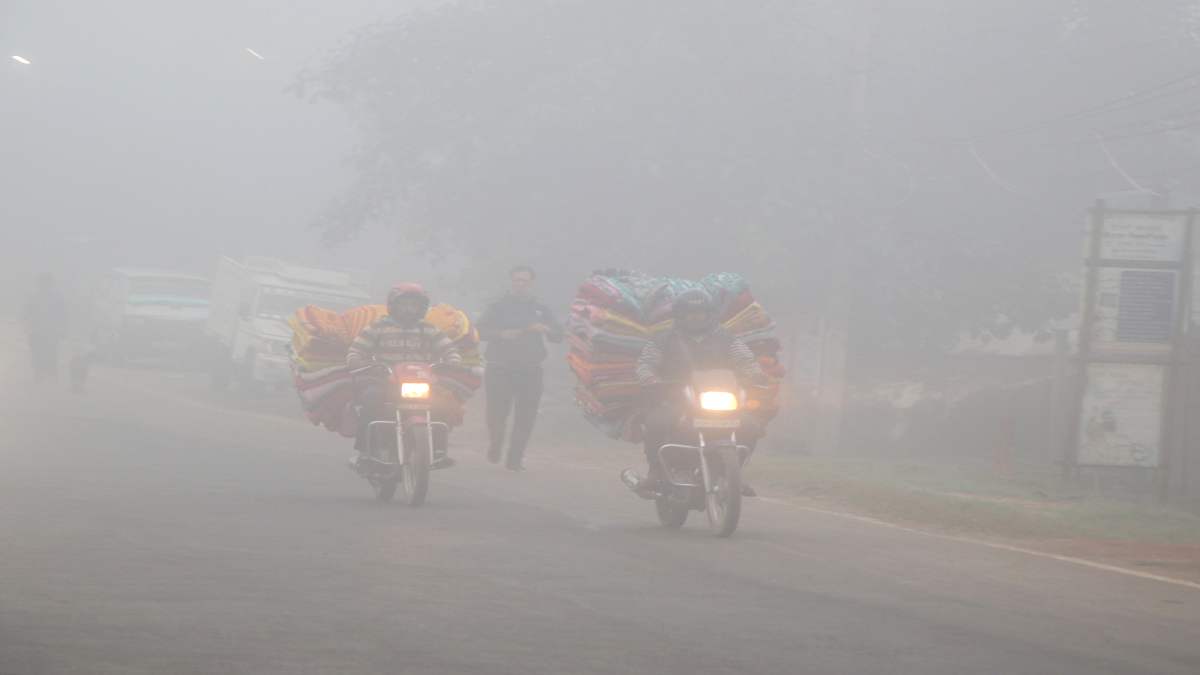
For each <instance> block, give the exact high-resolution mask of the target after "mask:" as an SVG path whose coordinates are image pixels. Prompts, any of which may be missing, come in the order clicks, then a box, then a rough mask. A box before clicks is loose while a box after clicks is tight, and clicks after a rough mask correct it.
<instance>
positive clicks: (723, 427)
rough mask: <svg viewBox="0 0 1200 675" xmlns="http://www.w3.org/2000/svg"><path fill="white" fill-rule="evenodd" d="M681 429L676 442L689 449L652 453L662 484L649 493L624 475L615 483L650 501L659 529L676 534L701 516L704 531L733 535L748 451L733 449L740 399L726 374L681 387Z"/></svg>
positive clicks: (674, 446) (706, 375) (699, 375)
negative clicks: (691, 518) (693, 513)
mask: <svg viewBox="0 0 1200 675" xmlns="http://www.w3.org/2000/svg"><path fill="white" fill-rule="evenodd" d="M683 395H684V398H685V400H686V402H687V415H686V416H685V423H686V427H685V428H681V429H680V430H679V438H680V439H683V438H688V437H690V438H691V439H692V441H691V442H690V443H667V444H664V445H663V446H661V447H660V448H659V450H658V461H659V463H660V469H661V475H662V476H663V478H662V480H660V481H659V482H658V484H657V485H654V486H652V487H651V488H650V489H648V490H647V489H644V488H643V487H642V486H641V480H640V478H639V477H638V476H637V474H636V473H634V472H633V471H632V470H630V469H627V470H625V471H624V472H623V473H622V474H621V479H622V481H624V483H625V484H626V485H627V486H628V487H629V488H630V489H633V490H634V491H635V492H636V493H637V494H638V495H639V496H641V497H642V498H644V499H652V500H654V505H655V510H656V511H657V513H658V520H659V522H660V523H662V525H663V526H664V527H668V528H671V529H679V528H681V527H683V525H684V523H686V522H687V518H688V514H689V512H690V511H693V510H695V511H703V512H704V513H705V515H706V516H707V517H708V525H709V529H710V530H711V531H712V533H713V534H715V535H716V536H718V537H728V536H730V535H732V534H733V532H734V530H736V529H737V526H738V520H739V519H740V517H741V513H742V466H743V464H744V463H745V461H746V459H747V458H748V457H749V455H750V448H749V447H748V446H745V445H739V444H738V440H737V431H738V429H739V428H740V427H741V426H742V419H741V411H742V408H743V407H744V406H745V403H746V393H745V391H744V390H742V389H741V388H740V387H739V386H738V382H737V377H736V376H735V375H734V373H733V371H730V370H707V371H697V372H695V373H694V374H693V375H692V380H691V383H690V384H688V385H686V386H684V388H683Z"/></svg>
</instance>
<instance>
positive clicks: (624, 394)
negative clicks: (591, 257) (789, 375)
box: [567, 270, 784, 442]
mask: <svg viewBox="0 0 1200 675" xmlns="http://www.w3.org/2000/svg"><path fill="white" fill-rule="evenodd" d="M695 288H700V289H703V290H705V291H706V292H707V293H708V294H709V296H711V297H712V298H713V302H714V306H715V307H716V308H717V312H718V316H719V318H720V322H721V324H722V325H723V326H724V327H725V328H726V329H728V330H729V331H730V332H731V333H733V334H734V335H736V336H738V337H740V338H741V339H742V340H744V341H745V342H746V344H747V345H748V346H749V347H750V349H751V350H752V351H753V352H754V354H755V356H757V357H758V360H759V364H760V365H761V366H762V368H763V371H764V372H765V373H766V374H767V375H768V377H769V379H770V382H771V384H770V386H769V387H768V388H767V390H766V391H765V392H761V393H756V394H755V395H754V397H753V405H754V407H755V409H756V411H758V413H759V414H760V415H761V416H763V417H764V418H769V417H770V416H773V415H774V412H775V410H776V407H777V398H778V392H779V382H780V381H781V380H782V379H783V376H784V369H783V366H782V365H781V363H780V361H779V351H780V343H779V340H778V339H777V338H776V337H775V324H774V322H773V321H772V320H771V317H770V315H769V314H767V312H766V310H765V309H763V307H762V305H760V304H759V303H758V302H756V301H755V299H754V296H753V294H752V293H751V292H750V287H749V285H748V284H747V283H746V281H745V279H744V278H742V277H741V276H740V275H737V274H731V273H720V274H710V275H708V276H707V277H705V278H704V279H702V280H700V281H699V282H696V281H690V280H687V279H677V278H670V277H654V276H650V275H647V274H643V273H641V272H634V271H629V270H602V271H598V272H595V273H593V274H592V276H591V277H589V278H588V279H587V280H586V281H584V282H583V284H582V285H581V286H580V287H579V292H578V294H577V295H576V298H575V301H574V302H573V303H572V305H571V315H570V318H569V319H568V321H567V330H568V343H569V345H570V351H569V353H568V355H567V363H568V365H569V366H570V367H571V370H572V371H574V372H575V375H576V377H577V378H578V383H577V385H576V401H577V403H578V404H579V406H580V408H581V409H582V410H583V413H584V416H585V417H586V418H587V419H588V420H589V421H590V422H592V423H593V424H594V425H595V426H597V427H598V428H600V429H601V430H603V431H604V432H605V433H606V434H608V435H609V436H611V437H612V438H617V439H622V440H626V441H631V442H637V441H638V440H640V437H641V421H642V415H643V413H644V405H643V402H642V400H641V397H640V395H639V394H640V390H639V387H638V383H637V376H636V373H635V370H636V367H637V359H638V356H639V355H640V354H641V352H642V348H643V347H644V346H645V344H646V342H647V341H648V340H650V339H652V338H653V337H654V336H655V335H657V334H659V333H660V332H662V331H664V330H667V329H668V328H670V327H671V303H672V302H673V301H674V299H675V298H676V297H677V296H678V295H679V294H680V293H683V292H684V291H688V290H691V289H695Z"/></svg>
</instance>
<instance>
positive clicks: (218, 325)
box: [207, 256, 370, 389]
mask: <svg viewBox="0 0 1200 675" xmlns="http://www.w3.org/2000/svg"><path fill="white" fill-rule="evenodd" d="M366 287H367V284H366V283H365V280H364V279H362V278H360V277H358V276H356V275H355V274H353V273H349V272H339V271H333V270H323V269H316V268H311V267H301V266H298V265H291V264H288V263H285V262H283V261H281V260H278V259H275V258H268V257H258V256H252V257H246V258H244V259H242V260H235V259H233V258H229V257H222V258H221V259H220V260H219V261H218V262H217V270H216V273H215V274H214V275H213V285H212V304H211V306H210V307H209V314H208V327H207V333H208V336H209V338H210V340H211V343H212V350H213V351H212V357H211V358H212V363H211V374H212V385H213V387H214V388H217V389H224V388H227V387H228V386H229V385H230V383H231V382H233V381H235V380H236V381H237V382H238V384H240V385H241V386H243V387H246V388H250V389H253V388H256V387H259V386H262V385H274V386H277V387H282V386H283V385H284V384H285V383H288V382H290V381H291V379H292V368H291V339H292V329H291V327H289V326H288V323H287V322H288V319H289V318H290V317H291V316H292V315H293V314H295V312H296V310H298V309H300V308H302V307H305V306H307V305H316V306H318V307H322V308H324V309H330V310H334V311H338V312H342V311H345V310H347V309H350V308H352V307H357V306H360V305H364V304H367V303H368V302H369V301H370V295H369V294H368V293H367V291H366V290H365V289H366Z"/></svg>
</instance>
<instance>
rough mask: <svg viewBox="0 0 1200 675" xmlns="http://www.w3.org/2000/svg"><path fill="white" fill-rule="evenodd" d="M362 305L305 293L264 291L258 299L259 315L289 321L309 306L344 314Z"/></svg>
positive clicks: (352, 299) (351, 301)
mask: <svg viewBox="0 0 1200 675" xmlns="http://www.w3.org/2000/svg"><path fill="white" fill-rule="evenodd" d="M361 304H364V302H363V301H362V300H358V299H355V298H343V297H338V296H336V295H314V294H311V293H306V292H304V291H289V290H286V289H264V290H263V292H262V294H261V295H259V297H258V315H259V316H260V317H263V318H265V319H287V318H288V317H290V316H291V315H293V314H295V313H296V310H298V309H300V308H301V307H306V306H308V305H316V306H317V307H321V308H323V309H330V310H333V311H335V312H344V311H346V310H348V309H350V308H351V307H355V306H357V305H361Z"/></svg>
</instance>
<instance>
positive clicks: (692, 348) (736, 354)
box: [637, 289, 767, 496]
mask: <svg viewBox="0 0 1200 675" xmlns="http://www.w3.org/2000/svg"><path fill="white" fill-rule="evenodd" d="M671 318H672V319H673V320H674V321H673V323H674V326H673V327H672V328H671V330H669V331H667V332H665V333H663V334H661V335H659V336H658V337H656V338H655V339H654V340H652V341H650V342H648V343H647V344H646V346H645V347H644V348H643V349H642V354H641V356H640V357H639V358H638V362H637V378H638V383H639V384H640V385H641V386H642V390H643V393H644V394H645V395H646V397H647V404H648V406H649V409H648V411H647V413H646V419H645V432H644V441H645V451H646V461H647V462H648V463H649V465H650V470H649V472H648V473H647V475H646V476H645V478H643V479H642V480H641V482H640V484H639V486H638V489H639V490H641V491H646V490H650V489H652V488H654V487H655V486H656V485H657V484H658V483H659V481H660V480H662V468H661V466H660V464H659V461H658V450H659V448H660V447H662V446H663V445H664V444H666V443H669V442H671V439H672V437H673V436H674V435H675V434H676V433H678V432H679V430H680V426H681V424H680V423H681V422H682V421H683V418H684V414H685V411H686V404H685V402H684V401H683V400H682V388H683V385H684V384H685V383H687V382H688V381H689V380H690V378H691V374H692V372H693V371H694V370H717V369H728V370H732V371H734V372H735V373H736V374H737V376H738V380H739V381H740V382H741V383H742V384H743V386H747V385H765V384H766V383H767V377H766V375H765V374H764V373H763V370H762V368H761V367H760V366H759V364H758V360H757V359H755V357H754V352H752V351H750V348H749V347H747V346H746V343H745V342H743V341H742V340H741V339H740V338H738V337H736V336H734V335H733V334H731V333H730V332H729V331H727V330H725V328H723V327H722V326H721V325H720V323H719V322H718V317H717V311H716V308H715V307H714V306H713V302H712V299H711V298H710V297H709V295H708V293H706V292H705V291H703V290H700V289H693V290H689V291H685V292H683V293H681V294H680V295H679V297H677V298H675V301H674V302H673V303H672V304H671ZM760 435H761V424H759V423H758V422H757V421H756V420H754V419H753V418H752V417H751V416H750V415H748V414H743V415H742V426H741V428H739V429H738V434H737V436H738V442H739V443H741V444H744V445H747V446H749V447H750V448H751V449H753V447H754V444H755V443H756V442H757V440H758V437H759V436H760ZM743 492H744V493H746V494H747V496H753V495H754V491H753V490H751V489H750V488H749V486H744V487H743Z"/></svg>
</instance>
